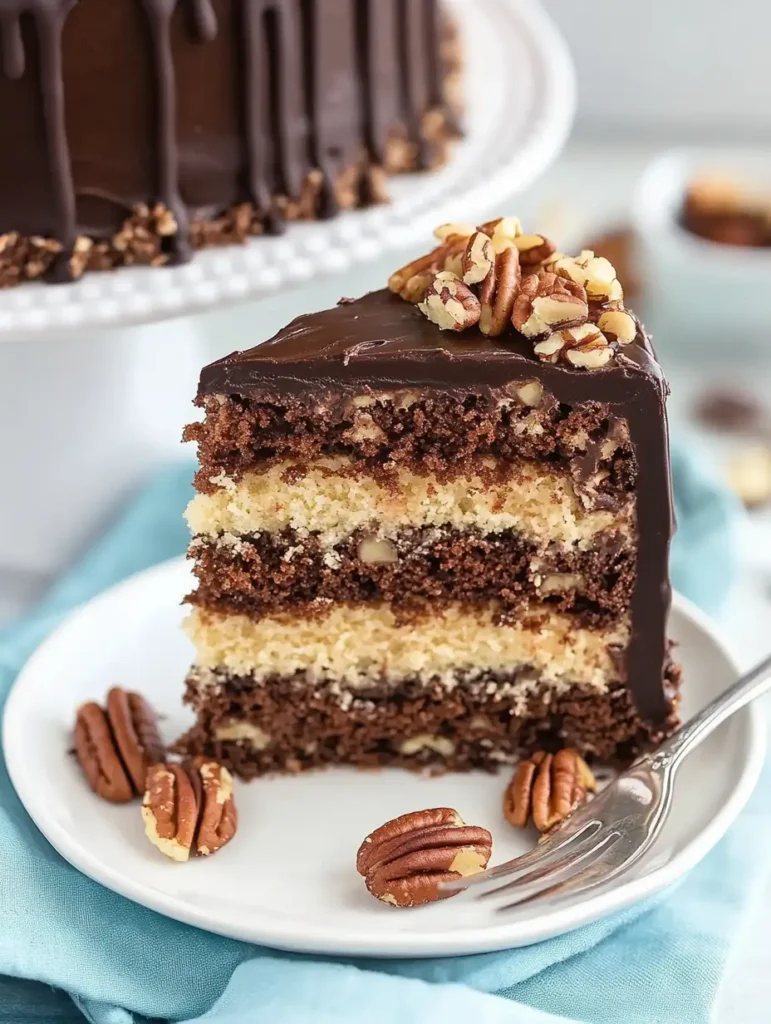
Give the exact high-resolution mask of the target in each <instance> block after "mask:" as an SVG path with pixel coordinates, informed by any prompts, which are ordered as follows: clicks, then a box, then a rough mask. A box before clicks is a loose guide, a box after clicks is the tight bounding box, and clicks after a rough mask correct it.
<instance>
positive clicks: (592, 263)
mask: <svg viewBox="0 0 771 1024" xmlns="http://www.w3.org/2000/svg"><path fill="white" fill-rule="evenodd" d="M545 269H546V270H549V271H551V272H552V273H555V274H557V275H558V276H559V277H564V278H566V279H568V280H570V281H575V282H576V284H580V285H583V286H584V288H585V289H586V295H587V298H588V299H589V302H591V303H594V304H596V305H601V306H607V305H613V304H616V303H620V302H622V300H623V298H624V292H623V289H622V287H621V284H620V283H619V280H618V277H617V275H616V269H615V267H614V266H613V264H612V263H611V262H610V260H607V259H605V257H604V256H595V255H594V253H593V252H592V250H591V249H584V250H583V252H581V253H579V255H578V256H575V257H574V256H565V255H563V254H562V253H555V254H554V256H553V257H552V258H551V259H550V260H548V261H547V262H546V264H545Z"/></svg>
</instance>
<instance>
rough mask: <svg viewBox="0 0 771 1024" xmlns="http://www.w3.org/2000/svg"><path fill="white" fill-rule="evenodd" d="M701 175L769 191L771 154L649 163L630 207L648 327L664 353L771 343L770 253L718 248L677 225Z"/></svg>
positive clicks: (675, 157)
mask: <svg viewBox="0 0 771 1024" xmlns="http://www.w3.org/2000/svg"><path fill="white" fill-rule="evenodd" d="M705 174H708V175H710V176H711V175H713V174H714V175H719V176H721V177H728V178H735V179H737V180H738V181H740V182H742V183H745V182H746V183H747V184H748V185H749V186H750V187H757V188H758V190H760V191H764V190H766V189H768V191H769V192H771V152H769V151H766V152H763V151H760V150H739V149H737V150H730V149H715V150H710V149H697V148H693V149H680V150H670V151H667V152H665V153H662V154H661V155H660V156H659V157H657V158H656V159H655V160H654V161H653V162H652V163H651V164H649V166H648V167H647V169H646V170H645V172H644V173H643V175H642V178H641V179H640V182H639V185H638V187H637V190H636V194H635V197H634V200H633V204H632V224H633V228H634V234H635V248H636V256H637V263H638V267H639V271H640V276H641V280H642V284H643V289H644V296H645V299H644V313H645V319H646V323H647V325H648V326H649V327H650V328H651V329H652V330H653V331H654V332H655V335H656V342H657V345H658V346H659V347H660V348H661V349H663V350H666V349H667V348H668V347H670V346H672V345H676V344H679V343H681V342H683V343H687V342H698V343H699V344H701V343H702V342H704V341H715V342H717V341H722V342H723V343H728V344H731V345H736V344H741V343H747V344H750V345H753V344H757V343H758V342H768V343H771V248H768V249H752V248H743V247H741V246H731V245H720V244H718V243H715V242H710V241H708V240H706V239H703V238H699V237H698V236H697V235H693V234H691V233H690V232H688V231H686V230H685V229H684V228H683V227H682V226H681V225H680V223H679V219H680V213H681V210H682V205H683V199H684V197H685V193H686V190H687V188H688V184H689V182H691V181H692V180H693V179H694V178H697V177H700V176H703V175H705Z"/></svg>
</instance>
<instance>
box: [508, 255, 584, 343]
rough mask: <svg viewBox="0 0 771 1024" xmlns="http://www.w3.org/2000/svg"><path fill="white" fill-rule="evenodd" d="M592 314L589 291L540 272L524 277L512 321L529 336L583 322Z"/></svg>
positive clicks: (555, 276) (545, 333)
mask: <svg viewBox="0 0 771 1024" xmlns="http://www.w3.org/2000/svg"><path fill="white" fill-rule="evenodd" d="M520 259H521V255H520ZM588 316H589V306H588V304H587V301H586V292H585V291H584V289H583V287H582V286H581V285H580V284H576V283H575V282H574V281H566V280H565V279H564V278H561V277H557V275H556V274H551V273H548V272H547V271H540V273H538V274H528V276H527V277H525V278H523V279H522V283H521V285H520V288H519V294H518V295H517V298H516V301H515V302H514V308H513V309H512V314H511V322H512V323H513V324H514V326H515V327H516V329H517V330H518V331H519V332H520V334H524V336H525V337H526V338H538V337H543V336H544V335H548V334H549V333H550V332H551V331H552V330H553V329H554V328H555V327H559V326H566V325H567V324H575V323H579V324H580V323H583V322H584V321H585V320H586V318H587V317H588Z"/></svg>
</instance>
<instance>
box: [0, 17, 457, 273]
mask: <svg viewBox="0 0 771 1024" xmlns="http://www.w3.org/2000/svg"><path fill="white" fill-rule="evenodd" d="M0 53H1V54H2V57H1V59H0V126H1V127H0V135H1V136H2V139H3V142H4V146H3V152H4V154H5V155H4V159H3V161H2V163H0V242H1V243H2V247H3V249H2V259H0V285H8V284H14V283H17V282H18V281H21V280H29V279H33V278H40V277H41V276H42V277H44V279H46V280H68V279H71V278H72V277H75V276H78V275H79V274H80V273H81V272H82V271H83V270H84V269H86V268H102V267H106V266H114V265H122V264H124V263H126V262H129V263H143V262H146V263H151V264H155V263H163V262H165V261H166V260H168V259H172V260H183V259H186V258H188V256H189V255H190V252H191V250H192V248H193V246H195V245H202V244H212V242H218V241H224V240H226V236H227V240H230V241H233V240H242V239H243V238H245V237H247V236H248V235H249V234H252V233H259V232H261V231H269V232H276V231H278V230H280V229H281V226H282V224H283V222H284V221H285V220H287V219H292V218H296V217H298V216H309V217H329V216H332V215H333V214H334V213H335V212H336V210H337V209H338V208H339V206H340V205H368V204H369V203H371V202H373V201H375V200H377V199H378V198H382V180H381V179H382V177H383V174H384V172H385V171H387V170H406V169H415V168H417V169H422V168H426V167H432V166H436V165H437V164H438V163H440V162H441V161H442V159H443V157H444V153H445V150H446V144H447V140H448V138H449V137H450V136H451V135H453V134H454V127H453V126H454V123H455V113H454V111H452V110H451V109H450V105H449V103H448V100H447V96H448V92H447V91H446V87H447V88H452V90H453V92H454V91H456V88H457V82H455V81H454V80H455V78H456V77H457V49H456V48H455V46H454V40H453V37H452V35H451V34H449V33H448V30H447V29H446V28H445V27H444V26H443V19H442V17H441V11H440V8H439V5H438V2H437V0H409V2H408V3H406V2H404V0H178V2H174V0H171V2H169V0H78V2H76V0H0ZM148 210H150V211H155V210H157V211H158V212H159V214H162V218H161V217H160V216H159V217H157V218H156V217H154V216H153V217H150V218H148V217H147V216H145V213H146V212H147V211H148ZM135 218H137V219H138V220H139V221H140V222H142V223H140V224H133V225H132V224H131V221H132V220H134V219H135ZM127 224H128V226H127ZM135 228H137V229H139V230H137V231H134V229H135Z"/></svg>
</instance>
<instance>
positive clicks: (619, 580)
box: [188, 529, 635, 626]
mask: <svg viewBox="0 0 771 1024" xmlns="http://www.w3.org/2000/svg"><path fill="white" fill-rule="evenodd" d="M190 554H191V556H192V557H193V558H194V559H195V563H194V568H193V571H194V573H195V575H196V577H197V578H198V587H197V589H196V590H195V591H194V592H193V593H192V594H191V595H190V597H189V599H188V600H189V601H190V602H191V603H193V604H196V605H199V606H201V607H205V608H211V609H214V610H217V611H221V612H233V613H236V614H245V615H249V616H252V617H254V618H259V617H261V616H263V615H272V614H275V613H277V612H284V611H291V610H295V611H300V610H301V609H302V608H303V607H304V606H305V605H308V604H311V603H312V602H319V601H321V602H330V601H333V602H344V603H349V602H365V601H377V600H386V601H389V602H390V603H391V604H393V605H394V606H399V605H400V604H404V605H409V604H410V603H411V602H413V601H415V600H416V599H417V600H421V599H422V600H425V599H430V601H431V602H432V605H434V606H435V607H436V606H437V604H438V603H447V602H461V603H463V602H466V603H469V602H480V601H481V602H484V603H487V602H489V601H490V600H493V599H498V600H499V601H500V603H501V605H502V609H503V613H504V614H508V613H511V612H513V611H515V610H516V609H518V608H521V607H522V606H523V605H526V604H528V603H532V602H534V601H537V600H540V601H542V602H543V603H544V604H545V605H546V606H548V607H549V608H550V609H553V610H554V611H557V612H562V613H570V614H572V615H575V616H577V617H578V619H579V622H580V624H582V625H587V626H595V625H602V624H606V623H607V622H608V621H610V620H611V619H613V618H617V617H620V616H622V615H624V614H626V613H628V611H629V603H630V599H631V594H632V590H633V587H634V579H635V556H634V551H633V550H629V548H628V547H626V546H625V545H624V542H623V539H622V538H621V537H619V535H618V534H616V533H608V534H604V535H603V534H601V535H600V536H599V537H598V538H596V542H595V546H594V547H593V548H591V549H590V550H588V551H572V550H568V551H565V550H561V549H560V548H559V547H558V546H556V545H553V546H552V547H551V548H550V549H547V551H546V552H545V553H543V554H541V553H540V549H539V548H538V547H537V546H536V545H534V544H532V543H528V542H527V541H525V540H523V538H522V537H520V536H519V535H518V534H516V533H514V532H513V531H511V530H507V531H504V532H502V533H495V534H488V535H485V534H480V533H477V532H474V531H466V532H459V531H454V530H449V529H417V530H403V531H400V532H399V533H398V534H397V535H396V536H395V537H393V538H392V539H391V540H383V539H378V538H376V537H373V536H372V535H371V534H370V533H368V532H366V531H361V530H360V531H357V532H356V533H354V534H353V535H352V536H351V537H349V538H348V539H347V540H345V541H343V542H341V543H340V544H338V545H336V546H334V547H332V548H325V547H324V546H323V545H322V544H321V543H320V540H319V537H318V536H317V535H314V534H311V535H310V536H301V535H299V534H298V533H297V532H296V531H293V530H287V531H282V532H281V533H279V534H258V535H256V536H254V535H251V536H243V537H238V538H234V537H230V538H229V539H228V540H227V541H225V540H219V541H215V540H208V539H205V538H200V539H198V540H196V541H194V542H193V544H192V545H191V548H190Z"/></svg>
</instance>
